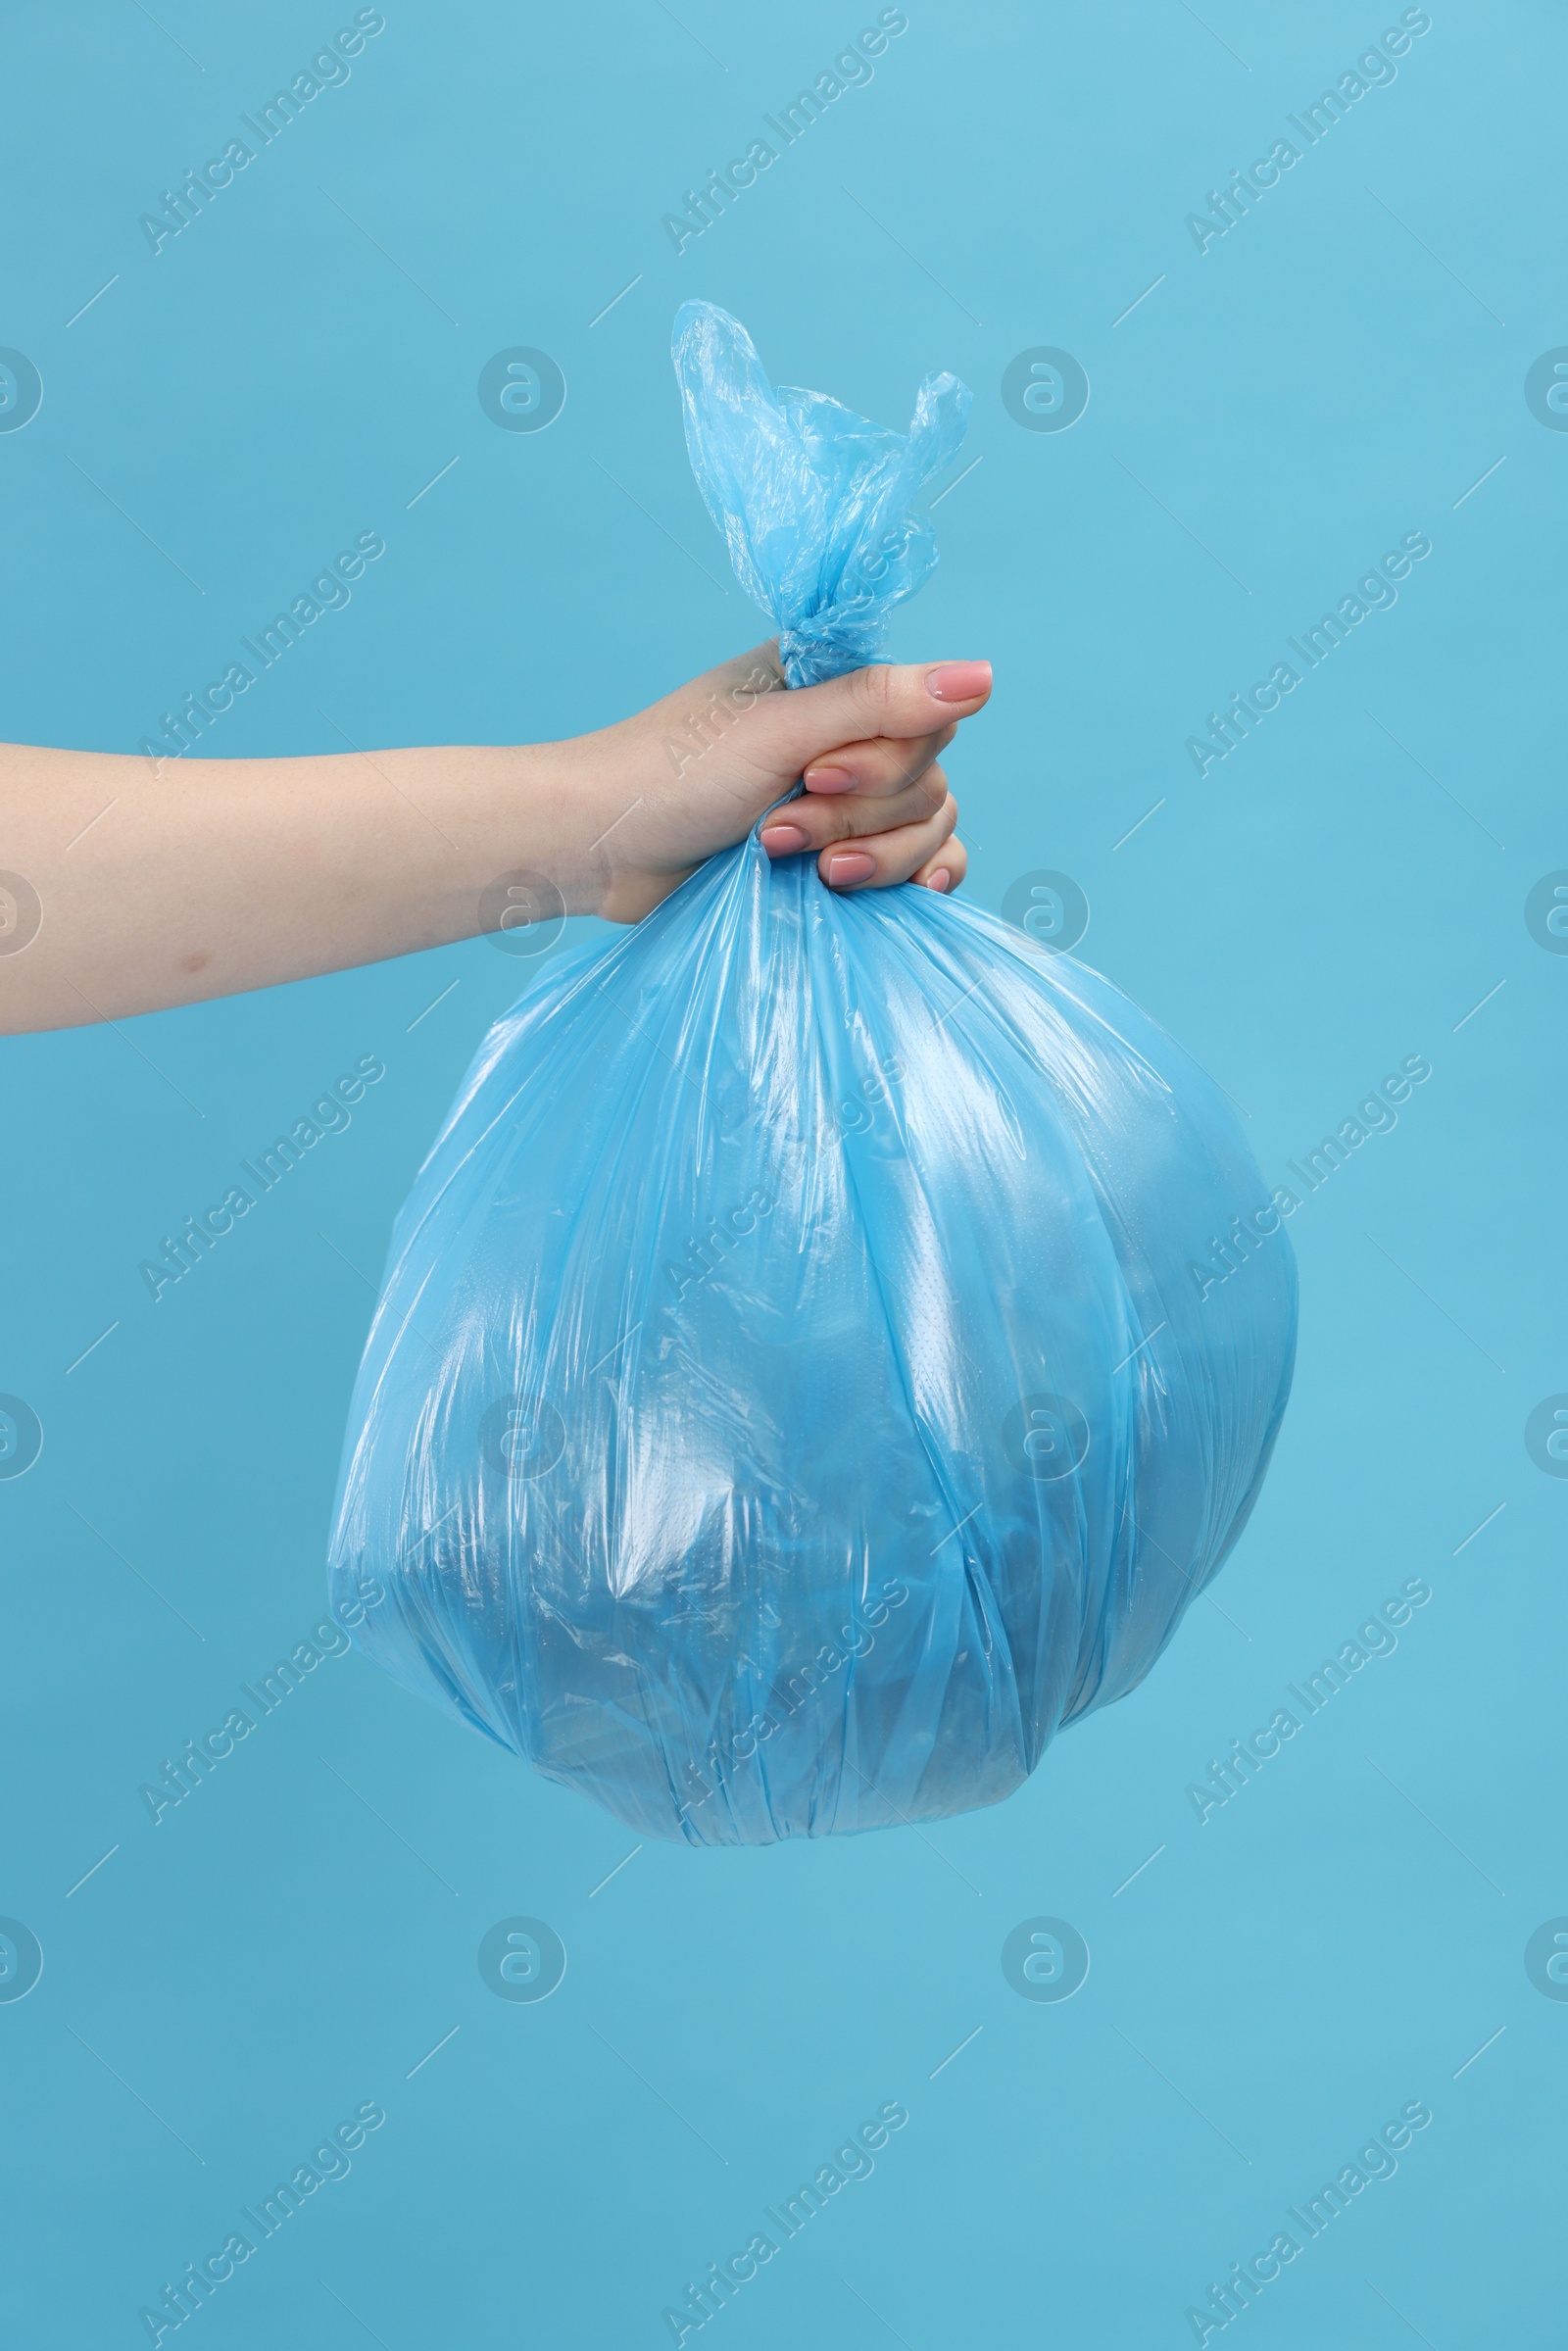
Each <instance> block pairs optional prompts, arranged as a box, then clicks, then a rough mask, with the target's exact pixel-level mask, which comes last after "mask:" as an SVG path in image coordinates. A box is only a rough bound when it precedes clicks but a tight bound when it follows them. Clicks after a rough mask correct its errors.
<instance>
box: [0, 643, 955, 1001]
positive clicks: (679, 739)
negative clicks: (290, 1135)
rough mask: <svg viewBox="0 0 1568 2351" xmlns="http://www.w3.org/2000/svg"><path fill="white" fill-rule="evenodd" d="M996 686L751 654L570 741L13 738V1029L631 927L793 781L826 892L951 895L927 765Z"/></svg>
mask: <svg viewBox="0 0 1568 2351" xmlns="http://www.w3.org/2000/svg"><path fill="white" fill-rule="evenodd" d="M989 692H990V671H989V668H988V667H987V665H986V664H985V663H984V662H973V661H957V662H944V663H926V664H922V665H920V666H916V667H907V668H892V667H887V668H884V667H880V666H879V667H876V668H870V669H861V670H858V671H855V672H853V673H852V674H850V675H849V676H846V677H841V678H835V679H833V680H831V681H830V682H829V683H827V684H824V685H819V686H809V687H806V688H804V689H802V690H801V691H800V692H798V693H786V692H785V691H784V690H783V680H782V678H781V676H780V674H779V671H778V664H777V661H776V658H775V654H774V649H773V648H772V647H770V646H759V647H757V648H755V649H754V650H753V652H751V653H750V654H743V655H741V656H740V657H738V659H736V660H735V661H726V662H723V663H721V664H720V665H719V667H718V668H716V669H711V670H709V671H708V672H707V674H706V675H705V676H703V677H699V678H695V679H693V680H692V682H691V683H690V684H689V685H686V686H682V687H681V688H679V689H678V690H677V692H675V693H674V694H671V695H668V696H666V697H665V698H664V700H663V701H662V702H658V703H654V704H653V705H651V706H650V708H649V709H647V710H640V711H638V712H636V713H635V714H634V715H633V716H631V717H629V718H624V719H621V720H619V721H618V722H617V723H616V724H614V725H613V726H609V727H605V728H603V729H602V730H601V731H600V732H598V733H596V734H591V735H582V736H578V737H576V738H575V739H574V740H571V741H567V742H562V743H541V744H532V745H523V746H520V747H499V748H488V747H479V748H474V747H471V746H470V747H467V748H445V749H435V750H416V751H407V750H405V751H381V750H364V751H345V752H341V753H335V752H334V753H327V754H323V755H321V756H319V757H314V758H308V759H183V758H182V759H164V760H160V761H156V762H155V761H152V760H148V759H128V758H122V757H118V756H115V755H112V754H108V753H101V752H75V751H38V750H29V749H27V748H25V747H22V746H10V747H0V1031H9V1032H12V1033H15V1032H17V1031H20V1030H25V1029H42V1028H69V1027H73V1026H75V1025H77V1024H78V1023H80V1022H83V1021H92V1020H106V1019H108V1020H113V1019H120V1018H123V1016H124V1015H126V1014H128V1013H133V1012H151V1011H159V1010H162V1009H164V1008H166V1007H167V1006H169V1005H172V1004H192V1003H196V1002H198V1001H200V1000H201V999H204V998H207V997H213V996H227V995H233V994H237V993H238V992H240V991H242V990H244V989H250V988H267V987H271V986H273V985H275V984H276V983H277V982H279V981H283V980H296V979H305V978H308V977H311V976H312V975H314V974H316V973H319V972H327V971H342V970H346V969H347V968H349V967H350V966H351V965H355V964H359V963H374V962H380V961H382V960H384V959H385V958H386V957H388V956H391V955H411V954H413V953H414V952H415V951H416V950H417V949H420V948H426V947H441V946H444V945H446V944H448V943H449V942H450V941H453V940H456V939H469V938H473V937H475V936H477V935H478V933H479V932H481V931H483V930H492V931H493V930H497V929H499V928H507V929H513V928H515V927H516V925H517V924H518V923H519V922H525V921H533V920H544V921H546V922H550V921H555V920H559V918H560V917H561V916H562V915H563V914H603V915H606V916H608V917H609V918H610V919H612V920H613V921H622V922H635V921H637V920H639V919H640V918H641V917H642V916H643V915H644V914H646V913H648V912H649V911H650V909H651V908H652V907H654V906H657V905H658V904H659V902H660V900H661V899H662V898H663V897H665V896H666V895H667V894H668V892H669V891H670V890H672V889H674V888H675V887H676V885H677V884H678V883H679V882H680V881H681V880H682V879H683V877H684V876H685V875H686V874H688V873H690V872H692V871H693V870H694V869H695V867H696V866H698V865H700V864H701V863H702V862H703V860H704V859H705V858H706V857H711V856H712V855H713V854H714V853H715V851H718V850H721V849H724V848H726V847H727V846H728V845H729V844H730V843H732V842H735V841H739V840H741V839H743V838H744V836H745V834H746V833H747V831H748V830H749V829H750V827H751V826H752V825H753V824H755V823H756V821H757V819H758V818H759V817H760V815H762V813H763V811H764V810H765V809H767V808H770V807H772V805H773V804H774V803H775V802H776V801H778V800H779V799H781V798H782V797H783V796H784V795H785V794H786V793H788V792H789V791H790V789H791V787H792V785H794V784H795V783H796V782H798V781H799V780H800V779H801V777H802V775H803V774H804V776H805V780H806V785H807V792H806V795H805V796H804V797H803V798H801V799H799V800H797V801H795V802H793V803H792V804H791V806H790V808H788V810H787V811H781V812H780V817H779V819H777V820H776V821H774V822H773V823H771V824H770V825H769V827H768V828H767V829H765V830H764V831H763V834H762V842H763V846H764V848H765V849H766V850H767V853H768V855H769V856H770V857H793V856H804V855H812V856H815V857H816V858H817V861H818V866H819V870H820V872H821V875H822V879H823V881H824V882H825V883H826V884H827V885H828V886H829V887H830V888H833V889H846V890H849V889H861V888H881V887H883V886H884V885H886V884H888V883H891V882H901V881H909V880H915V881H924V882H926V883H927V884H929V886H931V887H933V888H936V889H948V888H951V887H954V886H956V884H957V883H958V882H959V881H961V880H962V878H963V869H964V868H963V852H962V850H961V848H960V847H959V845H958V843H957V842H956V840H955V839H954V838H953V828H954V822H955V816H956V810H955V808H954V804H953V801H952V799H951V796H950V795H949V793H948V788H947V779H946V776H945V775H944V773H943V770H942V768H941V767H940V766H938V765H937V764H936V756H937V753H938V752H939V751H941V749H942V748H943V746H944V745H945V744H946V743H947V742H948V740H949V739H950V737H951V736H952V734H953V731H954V726H955V724H956V721H957V720H959V719H960V718H963V717H965V716H968V715H969V714H970V713H971V712H973V711H974V710H978V709H979V708H980V706H981V705H982V703H983V702H984V701H985V700H986V697H987V695H988V694H989ZM786 819H787V820H786ZM836 845H842V846H836Z"/></svg>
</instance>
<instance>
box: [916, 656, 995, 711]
mask: <svg viewBox="0 0 1568 2351" xmlns="http://www.w3.org/2000/svg"><path fill="white" fill-rule="evenodd" d="M925 690H926V692H927V693H928V694H929V695H930V697H931V699H932V701H933V702H973V700H974V698H975V696H976V695H977V694H989V693H990V691H991V663H990V662H989V661H944V662H943V663H942V666H941V667H940V668H939V669H933V670H932V671H931V672H930V674H929V675H928V677H927V678H926V681H925Z"/></svg>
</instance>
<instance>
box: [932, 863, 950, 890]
mask: <svg viewBox="0 0 1568 2351" xmlns="http://www.w3.org/2000/svg"><path fill="white" fill-rule="evenodd" d="M926 888H927V889H928V890H951V889H952V888H953V876H952V874H951V873H950V872H949V871H948V869H947V867H946V865H939V866H938V867H937V869H936V871H935V873H933V874H932V876H931V878H930V879H929V881H928V882H927V883H926Z"/></svg>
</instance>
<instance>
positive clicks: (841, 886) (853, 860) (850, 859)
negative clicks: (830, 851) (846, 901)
mask: <svg viewBox="0 0 1568 2351" xmlns="http://www.w3.org/2000/svg"><path fill="white" fill-rule="evenodd" d="M875 871H876V859H875V857H867V856H866V854H865V852H864V851H863V850H860V849H854V850H849V851H847V852H846V853H845V854H844V855H843V856H842V857H829V859H828V861H827V878H828V881H829V883H830V884H831V886H832V887H833V888H834V889H835V890H847V889H849V888H850V886H851V885H852V884H853V883H855V882H868V881H869V880H870V878H871V876H872V874H873V873H875Z"/></svg>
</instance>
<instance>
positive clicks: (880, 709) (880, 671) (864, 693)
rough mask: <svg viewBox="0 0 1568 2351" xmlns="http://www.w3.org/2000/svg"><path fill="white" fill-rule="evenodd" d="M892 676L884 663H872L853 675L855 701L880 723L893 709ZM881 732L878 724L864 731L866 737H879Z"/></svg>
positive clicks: (890, 670)
mask: <svg viewBox="0 0 1568 2351" xmlns="http://www.w3.org/2000/svg"><path fill="white" fill-rule="evenodd" d="M893 674H894V673H893V671H892V669H891V668H890V667H889V666H888V664H887V662H886V661H873V662H872V663H871V664H870V666H869V667H868V668H865V669H858V670H857V671H856V673H855V686H854V690H855V698H856V701H857V703H858V705H859V706H860V707H861V708H862V709H864V710H867V711H869V712H870V714H871V716H872V718H873V719H875V720H878V721H880V720H881V719H882V718H883V717H885V716H886V714H887V713H888V712H889V711H890V710H892V708H893ZM882 731H883V730H882V727H881V725H880V724H874V725H871V726H868V727H867V728H866V730H865V732H866V734H867V735H868V736H876V735H880V734H881V733H882Z"/></svg>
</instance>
